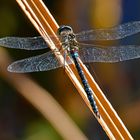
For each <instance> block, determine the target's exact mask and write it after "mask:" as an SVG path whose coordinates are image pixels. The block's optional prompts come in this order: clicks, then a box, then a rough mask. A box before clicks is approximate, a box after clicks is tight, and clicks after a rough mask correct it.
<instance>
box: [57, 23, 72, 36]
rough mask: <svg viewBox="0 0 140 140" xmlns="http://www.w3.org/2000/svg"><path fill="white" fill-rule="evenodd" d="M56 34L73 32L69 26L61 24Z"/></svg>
mask: <svg viewBox="0 0 140 140" xmlns="http://www.w3.org/2000/svg"><path fill="white" fill-rule="evenodd" d="M57 33H58V35H62V34H69V33H73V30H72V28H71V27H70V26H67V25H61V26H60V27H59V29H58V31H57Z"/></svg>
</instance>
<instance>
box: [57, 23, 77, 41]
mask: <svg viewBox="0 0 140 140" xmlns="http://www.w3.org/2000/svg"><path fill="white" fill-rule="evenodd" d="M57 33H58V36H59V38H60V40H61V42H65V43H68V42H69V41H72V40H74V39H75V35H74V33H73V30H72V28H71V27H70V26H66V25H62V26H60V27H59V29H58V31H57Z"/></svg>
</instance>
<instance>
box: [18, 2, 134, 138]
mask: <svg viewBox="0 0 140 140" xmlns="http://www.w3.org/2000/svg"><path fill="white" fill-rule="evenodd" d="M17 2H18V4H19V5H20V7H21V8H22V10H23V11H24V12H25V14H26V15H27V16H28V18H29V19H30V21H31V22H32V23H33V25H34V26H35V28H36V29H37V30H38V32H39V33H40V34H41V35H42V37H43V38H44V40H45V41H46V42H47V43H48V44H49V45H50V48H51V49H52V50H57V49H58V48H57V47H60V46H58V45H57V46H55V44H56V43H57V44H58V42H59V40H58V38H57V36H56V34H55V33H56V32H57V29H58V27H59V26H58V24H57V23H56V21H55V19H54V18H53V17H52V15H51V14H50V12H49V10H48V9H47V7H46V6H45V5H44V3H43V2H42V0H17ZM49 36H55V37H54V38H50V37H49ZM54 53H55V55H56V57H57V58H58V60H59V61H60V63H62V64H63V62H64V58H63V56H62V55H61V54H60V53H59V54H58V53H57V51H54ZM79 61H80V59H79ZM65 65H66V68H65V71H66V73H67V74H68V76H69V78H70V79H71V81H72V82H73V84H74V85H75V87H76V88H77V90H78V92H79V93H80V95H81V96H82V98H83V99H84V101H85V103H86V104H87V106H88V107H89V108H90V110H91V111H92V109H91V107H90V104H89V102H88V100H87V97H86V93H85V91H84V89H83V88H82V86H81V83H80V82H79V80H78V74H77V70H76V68H75V65H74V64H72V65H71V66H69V65H67V63H66V64H65ZM80 65H81V66H82V68H83V71H84V73H85V75H86V77H87V80H88V82H89V84H90V86H91V88H92V90H93V91H94V97H95V100H96V102H97V105H98V108H99V112H100V114H101V117H100V119H99V118H96V119H97V120H98V122H99V123H100V125H101V126H102V128H103V129H104V131H105V132H106V134H107V135H108V137H109V138H110V139H117V140H124V139H125V140H132V139H133V138H132V136H131V135H130V133H129V131H128V130H127V128H126V127H125V125H124V124H123V122H122V120H121V119H120V118H119V116H118V115H117V113H116V111H115V110H114V109H113V107H112V105H111V104H110V102H109V101H108V100H107V99H106V97H105V95H104V94H103V92H102V91H101V89H100V88H99V86H98V85H97V83H96V82H95V80H94V79H93V77H92V76H91V75H90V73H89V71H88V70H87V68H86V67H85V65H84V64H83V63H82V62H81V61H80ZM92 113H93V111H92ZM93 114H94V113H93Z"/></svg>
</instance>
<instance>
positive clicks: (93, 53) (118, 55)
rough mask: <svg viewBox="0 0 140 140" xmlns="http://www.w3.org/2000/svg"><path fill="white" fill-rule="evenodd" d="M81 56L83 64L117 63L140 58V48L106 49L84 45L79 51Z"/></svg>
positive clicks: (111, 47) (130, 46)
mask: <svg viewBox="0 0 140 140" xmlns="http://www.w3.org/2000/svg"><path fill="white" fill-rule="evenodd" d="M79 56H80V58H81V60H82V61H83V62H85V63H86V62H106V63H115V62H121V61H125V60H130V59H136V58H140V46H135V45H126V46H110V47H106V48H105V47H104V48H103V46H102V48H101V46H97V47H95V46H94V45H93V46H92V45H89V44H87V45H85V44H83V45H82V47H81V48H80V50H79Z"/></svg>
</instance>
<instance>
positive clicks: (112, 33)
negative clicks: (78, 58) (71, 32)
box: [76, 21, 140, 41]
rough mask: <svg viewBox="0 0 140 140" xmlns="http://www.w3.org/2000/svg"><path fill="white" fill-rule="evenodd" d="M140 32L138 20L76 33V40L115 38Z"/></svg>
mask: <svg viewBox="0 0 140 140" xmlns="http://www.w3.org/2000/svg"><path fill="white" fill-rule="evenodd" d="M138 32H140V21H134V22H128V23H125V24H122V25H119V26H116V27H114V28H107V29H95V30H89V31H83V32H80V33H78V34H76V38H77V40H78V41H87V40H116V39H122V38H125V37H127V36H131V35H133V34H136V33H138Z"/></svg>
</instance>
